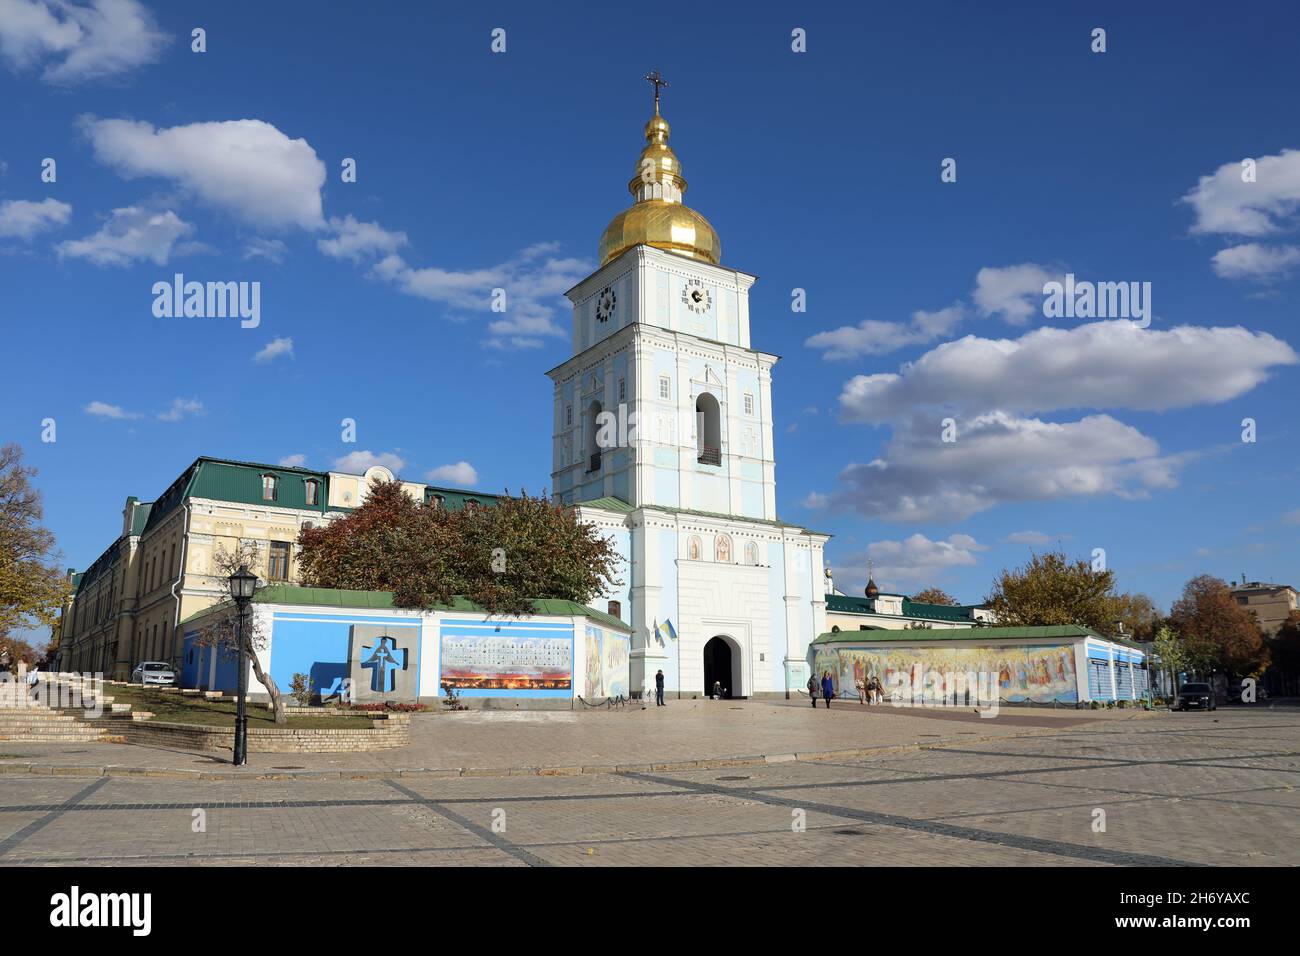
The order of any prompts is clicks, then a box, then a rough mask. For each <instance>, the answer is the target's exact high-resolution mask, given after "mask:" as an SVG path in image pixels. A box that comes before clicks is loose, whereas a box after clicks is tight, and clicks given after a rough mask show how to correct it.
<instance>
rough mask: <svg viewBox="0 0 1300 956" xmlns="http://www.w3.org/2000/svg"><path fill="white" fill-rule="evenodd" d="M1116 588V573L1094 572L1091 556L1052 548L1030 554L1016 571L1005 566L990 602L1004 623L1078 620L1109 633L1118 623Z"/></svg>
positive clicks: (989, 604) (989, 599)
mask: <svg viewBox="0 0 1300 956" xmlns="http://www.w3.org/2000/svg"><path fill="white" fill-rule="evenodd" d="M1114 586H1115V572H1113V571H1109V570H1107V571H1094V570H1093V569H1092V565H1091V564H1090V563H1089V562H1088V561H1087V560H1084V559H1079V560H1077V561H1071V560H1070V559H1069V558H1068V557H1066V555H1065V553H1064V552H1061V551H1048V552H1046V553H1044V554H1034V555H1031V557H1030V559H1029V561H1028V562H1027V563H1026V564H1025V565H1023V566H1022V567H1019V568H1017V569H1015V570H1014V571H1009V570H1007V569H1005V568H1004V569H1003V570H1002V572H1001V573H1000V574H999V575H998V576H997V577H996V578H995V579H994V581H993V592H992V594H990V595H989V596H988V598H987V599H986V600H985V603H986V604H987V605H988V607H989V608H990V609H991V610H993V611H994V613H996V614H997V619H998V624H999V625H1001V626H1004V627H1033V626H1038V625H1046V624H1076V625H1079V626H1082V627H1090V628H1092V629H1093V630H1096V631H1102V632H1109V631H1111V630H1112V629H1113V627H1114V622H1115V601H1114V596H1113V595H1112V594H1111V589H1112V588H1114Z"/></svg>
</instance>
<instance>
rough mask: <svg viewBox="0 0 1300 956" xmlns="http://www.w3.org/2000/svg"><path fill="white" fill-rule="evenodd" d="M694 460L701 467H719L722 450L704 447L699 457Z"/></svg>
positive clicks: (708, 446) (709, 446)
mask: <svg viewBox="0 0 1300 956" xmlns="http://www.w3.org/2000/svg"><path fill="white" fill-rule="evenodd" d="M696 460H697V461H698V462H699V463H700V464H701V465H721V464H722V449H721V448H714V447H713V446H711V445H705V446H704V447H703V448H701V449H700V455H699V457H698V458H697V459H696Z"/></svg>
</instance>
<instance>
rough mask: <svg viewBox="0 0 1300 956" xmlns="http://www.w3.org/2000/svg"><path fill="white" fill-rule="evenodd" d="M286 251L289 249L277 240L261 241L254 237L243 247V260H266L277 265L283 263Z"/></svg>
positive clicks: (261, 239) (259, 238)
mask: <svg viewBox="0 0 1300 956" xmlns="http://www.w3.org/2000/svg"><path fill="white" fill-rule="evenodd" d="M288 251H289V247H288V246H286V245H285V244H284V243H283V242H281V241H280V240H279V239H263V238H261V237H256V236H255V237H254V238H252V239H250V240H248V242H247V243H246V244H245V245H244V258H245V259H266V260H267V261H269V262H274V263H276V264H277V265H278V264H279V263H280V262H282V261H284V257H285V255H287V254H288Z"/></svg>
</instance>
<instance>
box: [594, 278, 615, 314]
mask: <svg viewBox="0 0 1300 956" xmlns="http://www.w3.org/2000/svg"><path fill="white" fill-rule="evenodd" d="M617 303H618V297H617V296H615V295H614V290H613V289H611V288H610V287H609V286H606V287H605V288H604V289H602V290H601V293H600V295H598V296H596V319H597V320H598V321H600V322H608V321H609V317H610V316H611V315H613V314H614V306H615V305H616V304H617Z"/></svg>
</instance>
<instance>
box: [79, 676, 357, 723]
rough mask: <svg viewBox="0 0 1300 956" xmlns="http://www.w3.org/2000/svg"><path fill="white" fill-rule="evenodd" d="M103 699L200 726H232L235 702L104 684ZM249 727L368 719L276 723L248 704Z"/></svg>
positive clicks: (350, 720) (262, 706)
mask: <svg viewBox="0 0 1300 956" xmlns="http://www.w3.org/2000/svg"><path fill="white" fill-rule="evenodd" d="M104 696H106V697H112V698H113V703H115V704H130V705H131V709H132V710H144V711H148V712H149V713H151V714H153V719H154V720H161V721H167V722H168V723H176V724H202V725H204V726H211V727H230V728H232V729H233V728H234V726H235V708H236V704H235V699H234V698H233V697H222V698H221V699H220V700H208V699H206V698H205V697H202V696H198V695H184V694H179V693H176V692H175V691H161V690H157V689H155V688H147V689H146V688H144V687H141V686H139V685H138V684H132V685H126V686H122V685H113V684H106V685H104ZM247 714H248V726H249V728H250V729H263V730H265V729H267V728H271V727H276V726H279V727H300V728H302V729H304V730H329V729H338V730H367V729H369V727H370V721H371V718H369V717H362V716H356V717H351V716H348V717H336V716H333V715H331V714H313V715H311V716H310V717H290V718H289V722H288V724H276V722H275V714H274V713H273V712H272V711H270V710H269V709H268V708H267V706H266V705H265V704H255V703H253V702H252V701H249V702H248V705H247Z"/></svg>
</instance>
